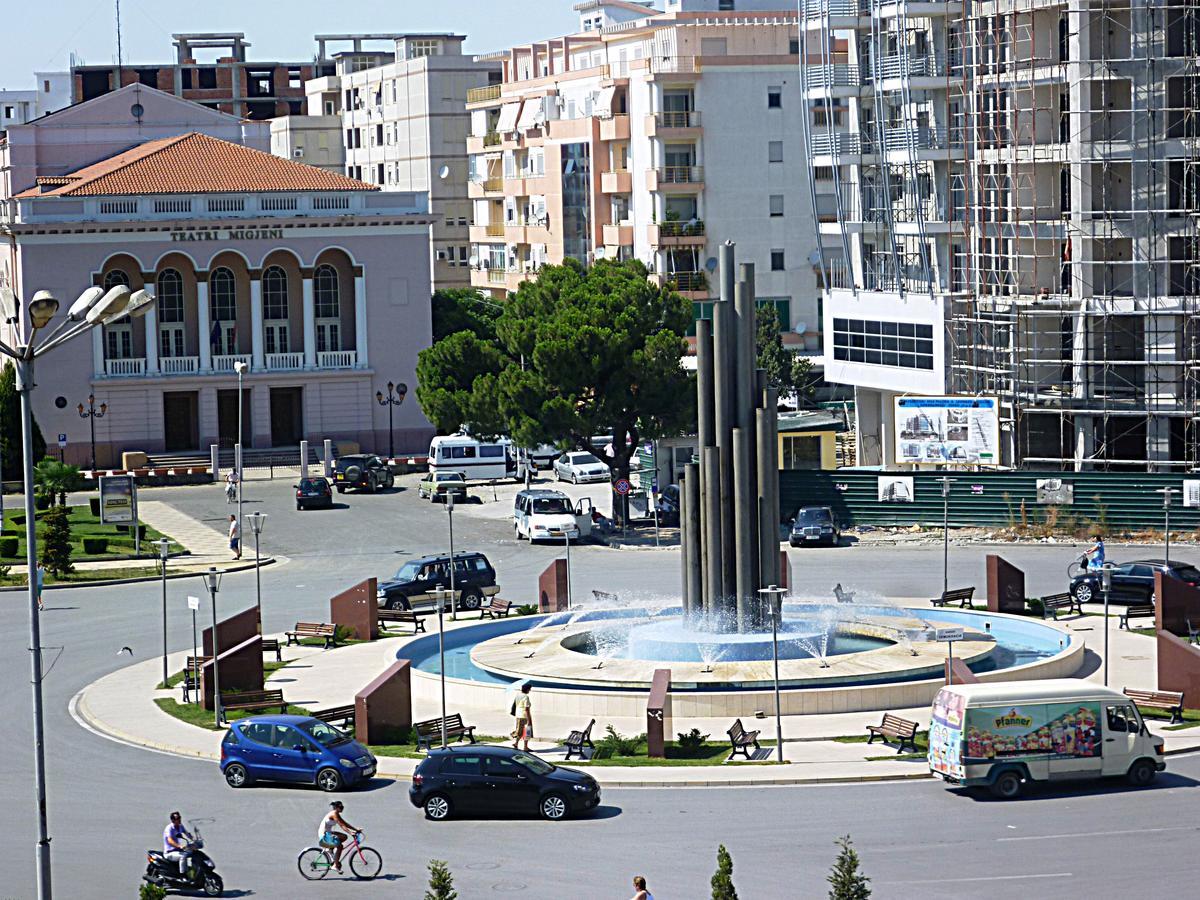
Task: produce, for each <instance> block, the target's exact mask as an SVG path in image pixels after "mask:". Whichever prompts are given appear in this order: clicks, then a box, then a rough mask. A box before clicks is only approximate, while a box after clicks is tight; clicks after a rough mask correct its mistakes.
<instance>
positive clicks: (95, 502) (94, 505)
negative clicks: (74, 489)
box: [88, 497, 100, 519]
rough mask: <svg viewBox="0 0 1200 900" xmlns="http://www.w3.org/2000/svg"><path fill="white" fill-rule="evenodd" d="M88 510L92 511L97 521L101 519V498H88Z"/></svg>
mask: <svg viewBox="0 0 1200 900" xmlns="http://www.w3.org/2000/svg"><path fill="white" fill-rule="evenodd" d="M88 509H90V510H91V512H92V515H93V516H95V517H96V518H97V519H98V518H100V498H99V497H88Z"/></svg>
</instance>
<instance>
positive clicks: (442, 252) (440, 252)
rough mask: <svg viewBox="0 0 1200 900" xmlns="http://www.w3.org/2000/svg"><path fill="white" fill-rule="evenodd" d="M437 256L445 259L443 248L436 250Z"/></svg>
mask: <svg viewBox="0 0 1200 900" xmlns="http://www.w3.org/2000/svg"><path fill="white" fill-rule="evenodd" d="M437 258H438V259H445V258H446V251H445V250H439V251H438V252H437Z"/></svg>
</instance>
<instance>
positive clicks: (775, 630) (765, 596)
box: [758, 585, 787, 762]
mask: <svg viewBox="0 0 1200 900" xmlns="http://www.w3.org/2000/svg"><path fill="white" fill-rule="evenodd" d="M786 593H787V590H786V589H785V588H781V587H776V586H775V585H771V586H770V587H765V588H759V589H758V594H759V596H760V597H761V598H762V600H763V601H764V602H765V603H766V604H767V612H768V614H769V615H770V616H771V659H772V660H773V661H774V663H775V757H776V759H778V760H779V761H780V762H783V714H782V713H781V712H780V710H779V626H780V624H781V620H782V619H783V595H784V594H786Z"/></svg>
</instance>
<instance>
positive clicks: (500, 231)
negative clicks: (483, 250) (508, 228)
mask: <svg viewBox="0 0 1200 900" xmlns="http://www.w3.org/2000/svg"><path fill="white" fill-rule="evenodd" d="M468 234H469V236H470V239H471V243H474V244H488V243H495V242H496V241H502V240H504V223H503V222H492V223H490V224H488V225H472V226H471V227H470V229H468Z"/></svg>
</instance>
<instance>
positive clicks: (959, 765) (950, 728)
mask: <svg viewBox="0 0 1200 900" xmlns="http://www.w3.org/2000/svg"><path fill="white" fill-rule="evenodd" d="M963 706H964V700H963V697H962V695H961V694H956V693H954V692H952V691H938V695H937V696H936V697H934V698H933V718H932V721H931V722H930V723H929V767H930V768H931V769H932V770H933V771H935V772H941V773H942V774H943V775H950V776H953V777H955V778H962V777H963V776H964V775H965V771H964V769H963V760H962V739H963V731H962V729H963Z"/></svg>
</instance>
